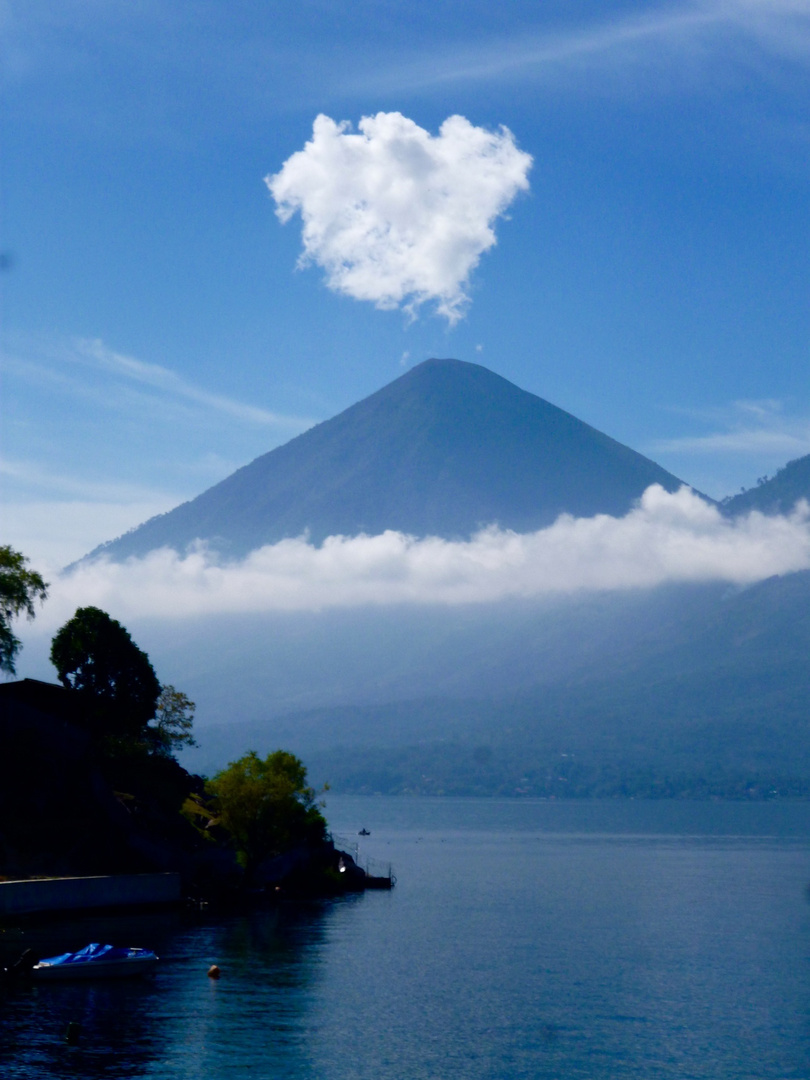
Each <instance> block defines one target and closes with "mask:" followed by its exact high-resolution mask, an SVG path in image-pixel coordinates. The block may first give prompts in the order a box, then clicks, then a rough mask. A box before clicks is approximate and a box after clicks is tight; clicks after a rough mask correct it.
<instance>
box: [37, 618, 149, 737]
mask: <svg viewBox="0 0 810 1080" xmlns="http://www.w3.org/2000/svg"><path fill="white" fill-rule="evenodd" d="M51 663H52V664H53V666H54V667H55V668H56V671H57V674H58V676H59V681H60V682H61V683H62V685H63V686H66V687H69V688H70V689H72V690H76V691H77V692H78V693H80V694H82V695H83V697H84V699H85V700H84V707H85V715H86V718H87V722H88V725H89V727H90V728H91V730H93V731H94V732H95V733H96V734H97V735H100V736H106V737H108V738H112V739H125V740H137V739H143V738H144V737H145V735H146V728H147V725H148V723H149V721H150V720H151V719H152V718H153V717H154V715H155V708H156V706H157V701H158V697H159V695H160V683H159V682H158V680H157V676H156V675H155V672H154V669H153V668H152V665H151V663H150V662H149V657H148V656H147V655H146V653H145V652H142V651H141V650H140V649H139V648H138V646H137V645H136V644H135V642H134V641H133V640H132V638H131V637H130V636H129V634H128V633H127V631H126V630H125V629H124V627H123V626H122V625H121V624H120V623H119V622H117V621H116V620H115V619H111V618H110V616H109V615H108V614H107V613H106V612H105V611H101V610H100V608H97V607H85V608H79V609H78V610H77V611H76V614H75V615H74V616H73V618H72V619H68V621H67V622H66V623H65V625H64V626H63V627H62V628H61V630H59V631H58V633H57V634H56V636H55V637H54V639H53V642H52V644H51Z"/></svg>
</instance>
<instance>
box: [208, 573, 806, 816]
mask: <svg viewBox="0 0 810 1080" xmlns="http://www.w3.org/2000/svg"><path fill="white" fill-rule="evenodd" d="M434 615H435V613H434ZM493 616H495V617H493ZM455 617H456V620H457V621H456V622H455V624H453V623H451V621H448V620H443V619H442V618H441V617H439V618H438V620H436V621H435V622H434V621H433V620H432V619H431V614H430V613H429V612H424V611H423V612H422V613H421V620H422V622H421V625H422V631H423V634H424V639H425V640H424V649H418V648H411V649H410V650H408V649H404V650H402V651H399V650H398V649H397V647H396V640H397V639H396V638H395V637H389V639H388V642H387V645H385V644H384V643H383V644H381V643H379V630H380V626H379V624H375V623H374V622H373V620H372V621H371V622H370V623H369V624H368V626H367V627H366V630H365V637H366V640H367V641H369V642H370V641H371V640H372V639H374V638H377V640H378V644H377V651H376V653H375V654H374V656H373V660H369V657H368V655H366V658H365V659H366V663H365V664H364V663H363V662H360V663H359V664H358V665H355V667H354V669H353V670H352V671H349V670H348V666H349V665H346V666H345V670H344V688H345V691H346V693H345V696H342V697H341V696H340V695H339V694H336V693H335V690H336V687H335V684H334V682H333V683H332V685H331V687H329V686H328V685H327V683H328V680H327V682H324V683H321V685H320V691H321V692H325V693H328V694H332V695H335V696H334V697H333V701H334V704H332V705H330V706H326V707H319V708H309V709H300V710H299V711H292V712H286V713H284V712H283V710H282V711H276V712H274V710H273V707H272V706H273V693H272V689H271V686H270V685H269V684H268V683H265V684H264V692H263V698H264V712H263V713H262V712H261V711H257V707H258V709H259V710H260V709H261V705H260V703H259V702H258V701H256V700H254V701H252V703H251V704H250V705H248V704H247V702H246V700H245V698H244V694H245V682H244V681H242V683H241V684H239V689H236V690H235V689H234V685H235V684H231V705H232V710H233V711H232V712H231V714H230V719H229V720H228V722H227V723H223V724H220V725H214V726H213V727H211V728H208V729H203V730H201V732H200V742H201V747H200V749H199V750H198V751H196V752H195V754H194V756H193V757H192V758H190V759H189V764H190V765H191V766H193V767H194V768H201V769H203V770H207V771H211V770H212V769H214V768H217V767H219V766H220V765H221V764H223V763H224V762H225V761H227V760H229V759H231V758H233V757H235V756H238V754H239V753H241V752H242V751H243V750H244V749H245V748H247V747H248V746H255V747H256V748H257V749H260V750H269V749H273V748H275V747H276V746H279V745H289V746H293V747H295V748H296V752H300V753H301V754H302V755H303V756H304V757H305V759H306V761H307V763H308V765H309V766H310V768H311V770H312V773H313V777H314V778H315V779H317V780H319V781H320V780H329V781H330V782H331V783H332V785H333V786H334V787H335V789H336V790H348V791H422V792H434V793H436V792H445V793H455V794H463V793H468V794H472V793H479V794H482V793H489V794H495V793H512V794H514V793H533V794H556V795H562V794H566V793H567V794H579V795H582V794H622V793H624V794H634V793H635V794H638V795H644V794H681V795H690V794H691V795H708V794H716V795H720V794H724V793H725V794H727V795H745V794H746V793H748V794H756V795H763V794H768V792H770V791H778V792H781V793H785V794H787V793H793V794H801V793H804V794H808V793H810V707H808V704H809V703H810V665H808V663H807V657H808V655H810V573H801V574H794V575H790V576H787V577H784V578H776V579H772V580H770V581H766V582H762V583H760V584H759V585H756V586H753V587H751V588H748V589H743V590H732V589H728V588H721V587H719V586H705V587H700V588H686V589H685V588H681V589H667V590H659V591H657V592H655V593H643V594H642V593H639V594H635V595H628V594H624V595H622V596H618V597H598V598H591V599H590V600H587V601H582V602H580V603H578V604H571V605H569V606H567V607H566V606H564V605H560V606H559V607H556V608H555V607H551V606H549V605H544V606H537V605H534V606H532V605H525V606H523V607H522V608H519V607H517V606H512V607H511V608H510V609H508V610H507V609H506V608H504V609H502V610H501V611H500V612H498V613H495V612H493V611H492V610H491V609H490V610H488V611H484V610H480V611H479V612H478V613H477V614H476V613H473V612H468V613H467V615H466V618H465V619H462V618H461V616H460V613H456V616H455ZM419 619H420V616H419V615H418V614H417V613H415V612H412V613H411V614H410V617H409V619H407V620H406V624H405V626H404V627H402V630H403V634H402V637H401V638H400V639H399V640H400V642H402V641H403V640H404V639H405V638H408V637H419V625H420V623H419ZM437 622H438V624H439V626H438V628H437ZM431 626H432V627H433V631H432V633H431V630H430V629H429V628H430V627H431ZM332 628H333V630H334V629H335V626H334V624H333V627H332ZM362 640H363V630H362V628H361V626H360V624H359V622H358V623H356V624H355V627H354V637H353V640H352V643H351V644H352V648H353V649H354V651H355V652H356V653H357V654H358V655H361V656H362V649H360V648H359V646H361V644H362ZM439 640H441V648H440V649H437V648H436V646H437V643H438V642H439ZM321 644H322V643H321ZM267 647H268V651H269V650H270V645H269V642H268V643H267ZM349 651H350V650H349V649H347V652H346V654H345V656H344V660H346V657H347V656H348V654H349ZM431 654H434V655H433V660H432V661H431V660H430V656H431ZM288 656H289V653H288ZM299 662H300V663H301V665H302V668H303V667H304V666H305V664H304V658H303V655H301V656H300V657H299ZM309 664H310V672H311V674H312V676H313V680H314V683H315V684H316V685H317V684H318V674H317V673H318V666H319V665H318V659H317V652H315V653H313V654H312V655H311V656H310V661H309ZM337 667H338V665H336V669H337ZM248 681H249V680H248ZM409 687H410V694H409V693H408V688H409ZM254 688H255V687H254ZM258 696H262V695H258ZM386 696H387V697H388V700H386ZM352 700H354V702H355V703H354V704H352V703H351V702H352ZM363 701H364V702H365V704H361V703H359V702H363Z"/></svg>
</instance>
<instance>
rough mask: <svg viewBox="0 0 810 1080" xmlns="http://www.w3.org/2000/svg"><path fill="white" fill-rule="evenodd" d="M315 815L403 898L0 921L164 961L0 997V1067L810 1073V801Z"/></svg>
mask: <svg viewBox="0 0 810 1080" xmlns="http://www.w3.org/2000/svg"><path fill="white" fill-rule="evenodd" d="M326 814H327V817H328V819H329V822H330V826H331V827H332V829H333V832H334V833H336V834H337V835H338V836H342V837H344V838H345V840H346V842H347V843H351V844H355V843H359V845H360V857H361V859H363V858H370V859H374V860H379V861H380V862H382V863H388V862H389V861H390V862H391V863H392V864H393V867H394V872H395V873H396V875H397V879H398V880H397V885H396V888H395V889H393V890H392V891H391V892H390V893H388V892H369V893H366V894H363V895H358V896H351V897H348V898H345V899H338V900H333V901H323V902H313V903H307V904H303V905H293V904H292V903H281V904H279V905H278V906H277V907H274V908H273V909H272V910H266V911H256V912H253V913H251V914H249V915H244V916H233V917H226V918H218V917H215V916H213V915H209V914H208V913H207V912H205V911H203V912H199V913H194V914H191V915H189V914H171V915H166V914H161V915H139V916H133V917H116V918H112V919H110V918H107V919H104V920H103V921H102V920H99V919H88V918H82V919H71V920H65V921H63V922H60V923H58V924H55V923H49V924H28V925H23V926H18V927H15V926H8V925H7V926H6V927H5V928H4V929H3V930H2V932H0V949H1V950H2V955H3V962H4V963H6V962H8V960H9V958H14V957H15V956H16V955H18V954H19V952H20V951H21V950H22V948H24V947H26V946H27V945H30V946H31V947H33V948H35V949H36V950H37V951H39V952H40V953H41V954H43V955H46V954H48V953H56V952H61V951H64V950H65V949H68V948H78V947H81V946H82V945H84V944H87V942H88V941H90V940H99V939H103V940H112V941H115V942H116V943H121V944H134V945H144V946H148V947H154V948H156V949H157V951H158V952H159V953H160V956H161V963H160V966H159V969H158V972H157V974H156V975H155V976H154V977H153V978H151V979H144V980H133V981H126V982H122V983H118V984H114V983H112V984H111V983H107V984H105V983H95V984H94V983H89V982H88V983H84V984H75V985H72V986H71V985H69V984H64V985H59V984H53V985H43V986H26V987H15V988H13V989H9V990H5V991H2V992H0V1007H1V1008H2V1020H1V1021H0V1075H2V1077H3V1080H11V1078H14V1080H19V1078H24V1080H39V1078H41V1077H47V1078H51V1077H53V1078H84V1077H88V1078H89V1077H92V1078H95V1077H98V1078H105V1080H135V1078H140V1077H154V1078H161V1080H173V1078H177V1080H180V1078H182V1080H192V1078H193V1080H225V1078H228V1080H231V1078H240V1077H254V1078H268V1080H270V1078H295V1080H298V1078H306V1080H344V1078H345V1080H348V1078H362V1080H366V1078H368V1080H372V1078H373V1080H389V1078H390V1080H394V1078H397V1080H401V1078H408V1080H421V1078H444V1077H448V1078H451V1077H452V1078H453V1080H466V1078H470V1080H473V1078H474V1080H478V1078H495V1077H499V1078H500V1077H507V1078H526V1080H528V1078H532V1080H536V1078H549V1080H551V1078H555V1080H558V1078H559V1080H576V1078H589V1080H590V1078H599V1080H624V1078H631V1077H632V1078H636V1077H638V1078H644V1080H655V1078H659V1077H661V1078H663V1077H667V1078H673V1080H675V1078H677V1080H687V1078H693V1077H694V1078H704V1077H705V1078H712V1080H726V1078H729V1080H730V1078H735V1080H736V1078H743V1077H746V1078H748V1077H750V1078H751V1080H769V1078H774V1080H776V1078H778V1080H787V1078H793V1077H795V1078H802V1080H806V1078H807V1077H808V1076H810V902H808V885H810V804H808V803H791V802H773V803H685V802H684V803H672V802H640V801H618V800H617V801H608V802H599V801H595V802H592V801H576V802H574V801H571V802H553V801H540V800H538V801H535V800H526V801H519V800H485V799H408V798H350V797H337V796H329V799H328V806H327V810H326ZM363 827H365V828H366V829H368V830H370V832H371V835H370V836H368V837H359V836H358V835H357V834H358V831H359V830H360V829H361V828H363ZM212 963H217V964H219V966H220V967H221V969H222V978H221V979H220V980H219V981H218V982H214V981H212V980H210V979H208V978H207V976H206V971H207V969H208V966H209V965H210V964H212ZM69 1021H77V1022H78V1023H79V1024H80V1025H81V1034H80V1037H79V1039H78V1042H77V1043H76V1045H67V1044H66V1042H65V1040H64V1035H65V1030H66V1027H67V1024H68V1022H69Z"/></svg>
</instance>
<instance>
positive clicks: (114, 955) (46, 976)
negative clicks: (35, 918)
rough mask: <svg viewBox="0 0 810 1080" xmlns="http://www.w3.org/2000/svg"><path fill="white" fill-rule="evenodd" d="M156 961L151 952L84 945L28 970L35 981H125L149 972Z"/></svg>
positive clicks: (118, 947) (111, 946)
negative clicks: (75, 950)
mask: <svg viewBox="0 0 810 1080" xmlns="http://www.w3.org/2000/svg"><path fill="white" fill-rule="evenodd" d="M157 962H158V958H157V956H156V955H155V953H153V952H152V951H151V950H150V949H138V948H123V947H121V946H117V945H99V944H97V943H96V944H92V945H85V947H84V948H83V949H80V950H79V951H78V952H66V953H62V954H61V955H59V956H51V957H49V958H48V959H47V960H40V961H39V963H38V964H34V966H33V967H32V968H31V975H32V976H33V977H34V978H35V979H37V980H51V979H125V978H129V977H130V976H132V975H145V974H147V973H148V972H150V971H151V970H152V969H153V968H154V966H155V964H157Z"/></svg>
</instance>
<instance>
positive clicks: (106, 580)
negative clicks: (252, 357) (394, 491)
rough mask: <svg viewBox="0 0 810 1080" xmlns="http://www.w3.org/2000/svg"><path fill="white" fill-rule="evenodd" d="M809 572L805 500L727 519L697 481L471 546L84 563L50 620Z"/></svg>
mask: <svg viewBox="0 0 810 1080" xmlns="http://www.w3.org/2000/svg"><path fill="white" fill-rule="evenodd" d="M807 568H810V508H808V507H807V505H806V504H804V505H800V506H799V507H797V509H796V511H795V512H794V513H793V514H791V515H788V516H780V517H776V516H774V517H766V516H764V515H762V514H759V513H751V514H748V515H746V516H742V517H739V518H735V519H732V520H729V519H728V518H725V517H724V516H723V515H722V514H721V513H720V511H719V510H718V509H717V508H716V507H714V506H711V505H710V504H708V503H706V502H704V501H703V500H702V499H700V498H699V497H698V496H697V495H695V494H694V493H693V492H692V491H690V490H689V489H688V488H685V487H684V488H682V489H681V490H680V491H679V492H676V493H675V494H670V493H668V492H666V491H664V490H663V488H661V487H658V486H657V485H656V486H653V487H650V488H648V490H647V491H646V492H645V494H644V496H643V497H642V499H641V501H640V504H639V505H638V507H637V508H635V509H634V510H632V511H631V512H630V513H628V514H627V515H625V516H624V517H622V518H614V517H609V516H607V515H598V516H596V517H593V518H572V517H569V516H562V517H561V518H559V519H558V521H557V522H555V524H554V525H552V526H550V527H548V528H546V529H541V530H539V531H538V532H535V533H528V534H524V535H521V534H517V533H513V532H508V531H501V530H499V529H496V528H491V529H486V530H484V531H483V532H481V533H479V534H478V535H477V536H475V537H473V538H472V539H471V540H469V541H465V542H454V541H449V540H442V539H438V538H435V537H434V538H427V539H422V540H418V539H415V538H414V537H409V536H405V535H403V534H402V533H397V532H386V533H383V534H382V535H379V536H356V537H342V536H335V537H331V538H329V539H328V540H326V541H325V542H324V543H323V544H322V545H321V546H320V547H315V546H313V545H311V544H309V543H307V542H306V540H304V539H297V540H284V541H282V542H281V543H278V544H273V545H270V546H267V547H263V548H260V549H259V550H257V551H254V552H253V553H252V554H250V555H249V556H248V557H247V558H245V559H243V560H242V561H240V562H232V563H226V562H222V561H220V560H219V559H218V558H217V557H216V556H215V555H214V554H213V553H211V552H209V551H208V550H206V548H205V547H204V546H199V547H198V548H196V549H194V550H190V551H189V552H186V553H184V554H178V553H177V552H174V551H171V550H168V549H162V550H159V551H154V552H152V553H151V554H149V555H147V556H146V557H144V558H141V559H129V560H127V561H126V562H123V563H113V562H110V561H108V560H106V559H104V558H100V559H98V560H95V561H92V562H88V563H82V564H79V565H78V566H77V567H75V568H74V569H73V570H72V571H71V572H69V573H67V574H63V575H61V576H60V577H59V578H58V579H57V580H56V581H54V583H53V586H52V590H51V599H50V600H49V601H48V606H47V608H46V611H45V612H44V613H43V618H44V619H45V620H46V621H47V622H48V624H49V625H50V624H54V625H56V624H58V623H59V622H60V621H62V620H63V619H64V618H66V617H67V616H68V615H69V614H71V613H72V611H73V609H74V608H75V607H76V606H77V604H96V605H98V606H100V607H102V608H104V609H105V610H109V611H113V612H114V613H115V614H116V616H120V617H130V616H151V617H156V618H165V619H177V618H191V617H196V616H200V615H210V614H216V613H226V612H228V613H247V612H265V611H296V610H297V611H304V610H311V611H316V610H321V609H324V608H333V607H360V606H367V605H373V606H379V605H396V604H480V603H487V602H492V601H498V600H503V599H506V598H509V597H523V598H529V597H542V596H549V595H565V594H573V593H576V592H583V591H589V590H590V591H604V590H621V589H639V588H651V587H654V586H657V585H661V584H664V583H667V582H702V581H726V582H732V583H735V584H748V583H751V582H754V581H759V580H762V579H763V578H766V577H770V576H772V575H774V574H786V573H790V572H793V571H797V570H803V569H807Z"/></svg>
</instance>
